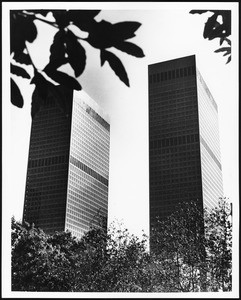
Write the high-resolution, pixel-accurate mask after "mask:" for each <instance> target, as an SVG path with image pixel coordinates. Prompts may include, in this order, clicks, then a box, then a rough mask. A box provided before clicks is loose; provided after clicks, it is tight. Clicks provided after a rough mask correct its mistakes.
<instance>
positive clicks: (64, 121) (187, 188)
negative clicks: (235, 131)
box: [23, 55, 223, 237]
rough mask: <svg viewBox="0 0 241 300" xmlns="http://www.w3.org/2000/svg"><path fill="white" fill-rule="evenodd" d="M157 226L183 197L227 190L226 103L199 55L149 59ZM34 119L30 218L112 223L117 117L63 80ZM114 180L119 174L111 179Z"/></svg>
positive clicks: (59, 226)
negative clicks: (222, 114) (222, 134)
mask: <svg viewBox="0 0 241 300" xmlns="http://www.w3.org/2000/svg"><path fill="white" fill-rule="evenodd" d="M148 76H149V175H150V176H149V191H150V192H149V195H150V197H149V198H150V199H149V203H150V209H149V213H150V226H152V225H154V224H155V220H156V218H157V217H159V218H161V219H164V218H165V217H167V216H168V215H170V214H171V213H172V212H173V211H174V210H175V207H176V205H177V204H178V203H181V202H184V201H187V200H194V201H197V204H198V205H199V207H200V209H203V206H206V207H208V208H212V207H214V206H216V205H217V202H218V199H219V197H222V195H223V190H222V171H221V162H220V143H219V133H218V108H217V104H216V102H215V100H214V99H213V97H212V95H211V93H210V91H209V89H208V87H207V85H206V84H205V82H204V80H203V78H202V76H201V74H200V72H199V71H198V69H197V68H196V61H195V56H194V55H193V56H187V57H183V58H179V59H174V60H170V61H166V62H161V63H156V64H152V65H149V67H148ZM58 89H59V92H60V93H62V98H63V99H65V103H67V106H66V109H65V111H63V110H62V109H61V107H62V106H61V107H60V106H59V101H57V99H54V98H53V97H52V98H51V96H49V97H48V98H47V99H46V101H45V102H44V103H43V105H42V107H41V109H40V111H39V112H38V113H37V114H36V115H35V117H34V119H33V120H32V128H31V137H30V148H29V159H28V170H27V179H26V193H25V202H24V211H23V220H24V221H27V222H29V223H34V224H35V225H36V227H40V228H42V229H43V230H44V231H45V232H47V233H53V232H55V231H65V230H69V231H71V232H72V234H73V235H74V236H76V237H81V236H82V235H83V234H84V233H85V232H86V231H88V230H89V229H90V228H91V227H92V226H95V227H102V228H103V227H104V228H106V226H107V216H108V185H109V150H110V122H109V118H108V116H107V115H106V114H105V113H104V112H103V111H102V110H101V109H100V107H99V106H98V105H97V104H96V103H95V102H94V101H93V100H92V99H91V98H90V97H89V96H88V95H87V94H86V93H84V92H83V91H81V92H76V91H66V90H64V89H62V88H61V87H58ZM110 180H111V179H110Z"/></svg>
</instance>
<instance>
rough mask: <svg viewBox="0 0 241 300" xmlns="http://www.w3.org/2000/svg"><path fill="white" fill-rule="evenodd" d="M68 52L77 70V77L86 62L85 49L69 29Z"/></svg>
mask: <svg viewBox="0 0 241 300" xmlns="http://www.w3.org/2000/svg"><path fill="white" fill-rule="evenodd" d="M66 52H67V54H68V59H69V63H70V65H71V67H72V68H73V70H74V72H75V77H78V76H80V75H81V74H82V73H83V71H84V69H85V64H86V54H85V49H84V48H83V47H82V45H81V44H80V43H79V42H78V41H77V38H76V36H75V35H74V34H73V33H72V32H71V31H70V30H68V32H67V34H66Z"/></svg>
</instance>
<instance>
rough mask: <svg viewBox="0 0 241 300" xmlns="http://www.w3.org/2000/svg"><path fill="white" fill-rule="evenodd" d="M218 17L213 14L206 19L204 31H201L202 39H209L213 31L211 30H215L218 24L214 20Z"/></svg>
mask: <svg viewBox="0 0 241 300" xmlns="http://www.w3.org/2000/svg"><path fill="white" fill-rule="evenodd" d="M217 17H218V15H217V14H213V15H212V16H211V17H210V18H208V20H207V22H206V24H205V26H204V31H203V37H204V38H205V39H206V38H208V39H210V36H211V33H212V31H213V28H215V27H216V26H217V24H219V23H218V22H217V21H216V20H217Z"/></svg>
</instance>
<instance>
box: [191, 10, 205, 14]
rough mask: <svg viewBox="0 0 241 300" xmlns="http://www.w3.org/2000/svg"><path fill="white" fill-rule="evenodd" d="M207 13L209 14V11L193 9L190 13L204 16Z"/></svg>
mask: <svg viewBox="0 0 241 300" xmlns="http://www.w3.org/2000/svg"><path fill="white" fill-rule="evenodd" d="M205 12H208V10H196V9H193V10H191V11H189V13H190V14H203V13H205Z"/></svg>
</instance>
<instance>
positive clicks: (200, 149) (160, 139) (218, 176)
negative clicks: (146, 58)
mask: <svg viewBox="0 0 241 300" xmlns="http://www.w3.org/2000/svg"><path fill="white" fill-rule="evenodd" d="M148 73H149V74H148V76H149V174H150V177H149V178H150V179H149V180H150V182H149V184H150V225H151V226H152V225H154V224H155V221H156V217H159V218H161V219H162V218H165V217H167V216H168V215H170V214H171V213H172V212H173V211H174V209H175V206H176V205H177V203H179V202H182V201H186V200H196V201H197V203H198V204H199V205H200V209H202V208H203V205H206V206H208V207H213V205H215V204H216V203H217V201H218V197H221V196H222V173H221V163H220V150H219V137H218V115H217V105H216V103H215V101H214V99H213V98H212V97H211V93H210V92H209V90H208V88H207V86H206V84H205V83H204V81H203V79H199V78H201V77H200V76H201V75H200V73H199V72H198V70H197V69H196V62H195V56H194V55H193V56H188V57H184V58H180V59H174V60H170V61H166V62H161V63H156V64H152V65H149V67H148ZM157 74H160V75H159V76H157ZM154 78H156V80H155V79H154ZM157 78H159V81H158V80H157Z"/></svg>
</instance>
